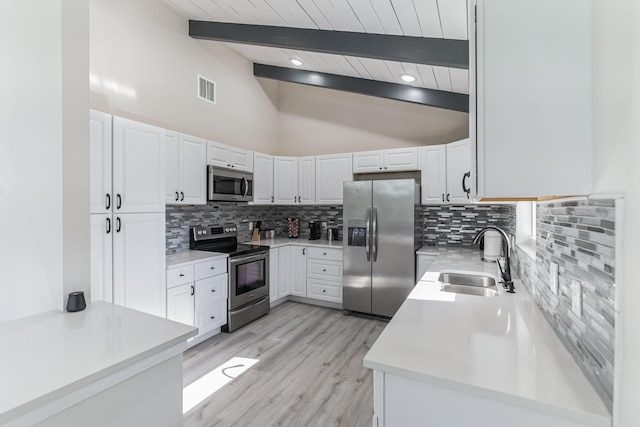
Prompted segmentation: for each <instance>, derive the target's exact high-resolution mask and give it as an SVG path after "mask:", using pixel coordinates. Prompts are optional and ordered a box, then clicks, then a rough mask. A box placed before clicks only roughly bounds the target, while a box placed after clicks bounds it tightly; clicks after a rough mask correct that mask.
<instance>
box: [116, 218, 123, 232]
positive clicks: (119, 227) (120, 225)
mask: <svg viewBox="0 0 640 427" xmlns="http://www.w3.org/2000/svg"><path fill="white" fill-rule="evenodd" d="M121 229H122V222H121V221H120V217H116V233H119V232H120V230H121Z"/></svg>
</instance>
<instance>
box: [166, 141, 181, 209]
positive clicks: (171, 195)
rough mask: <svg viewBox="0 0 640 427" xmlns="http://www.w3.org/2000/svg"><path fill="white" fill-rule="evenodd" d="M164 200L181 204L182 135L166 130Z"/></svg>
mask: <svg viewBox="0 0 640 427" xmlns="http://www.w3.org/2000/svg"><path fill="white" fill-rule="evenodd" d="M164 160H165V162H164V176H165V180H164V182H165V184H164V202H165V203H166V204H167V205H179V204H180V135H179V134H178V132H173V131H170V130H168V131H166V133H165V135H164Z"/></svg>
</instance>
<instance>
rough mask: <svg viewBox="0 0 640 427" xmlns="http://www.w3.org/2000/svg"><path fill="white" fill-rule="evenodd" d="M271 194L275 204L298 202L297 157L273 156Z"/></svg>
mask: <svg viewBox="0 0 640 427" xmlns="http://www.w3.org/2000/svg"><path fill="white" fill-rule="evenodd" d="M273 195H274V198H275V203H276V204H277V205H293V204H297V203H298V158H297V157H286V156H275V157H274V158H273Z"/></svg>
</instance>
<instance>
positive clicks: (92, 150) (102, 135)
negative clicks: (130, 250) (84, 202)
mask: <svg viewBox="0 0 640 427" xmlns="http://www.w3.org/2000/svg"><path fill="white" fill-rule="evenodd" d="M89 117H90V118H89V183H90V184H89V185H90V187H89V188H90V191H89V194H90V199H91V205H90V212H91V213H108V212H111V207H112V206H113V194H111V147H112V145H111V115H109V114H105V113H101V112H99V111H93V110H92V111H91V113H90V116H89Z"/></svg>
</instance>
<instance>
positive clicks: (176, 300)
mask: <svg viewBox="0 0 640 427" xmlns="http://www.w3.org/2000/svg"><path fill="white" fill-rule="evenodd" d="M167 319H169V320H175V321H176V322H180V323H184V324H187V325H191V326H195V287H194V285H193V284H192V283H190V284H187V285H182V286H176V287H175V288H169V289H167Z"/></svg>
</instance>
